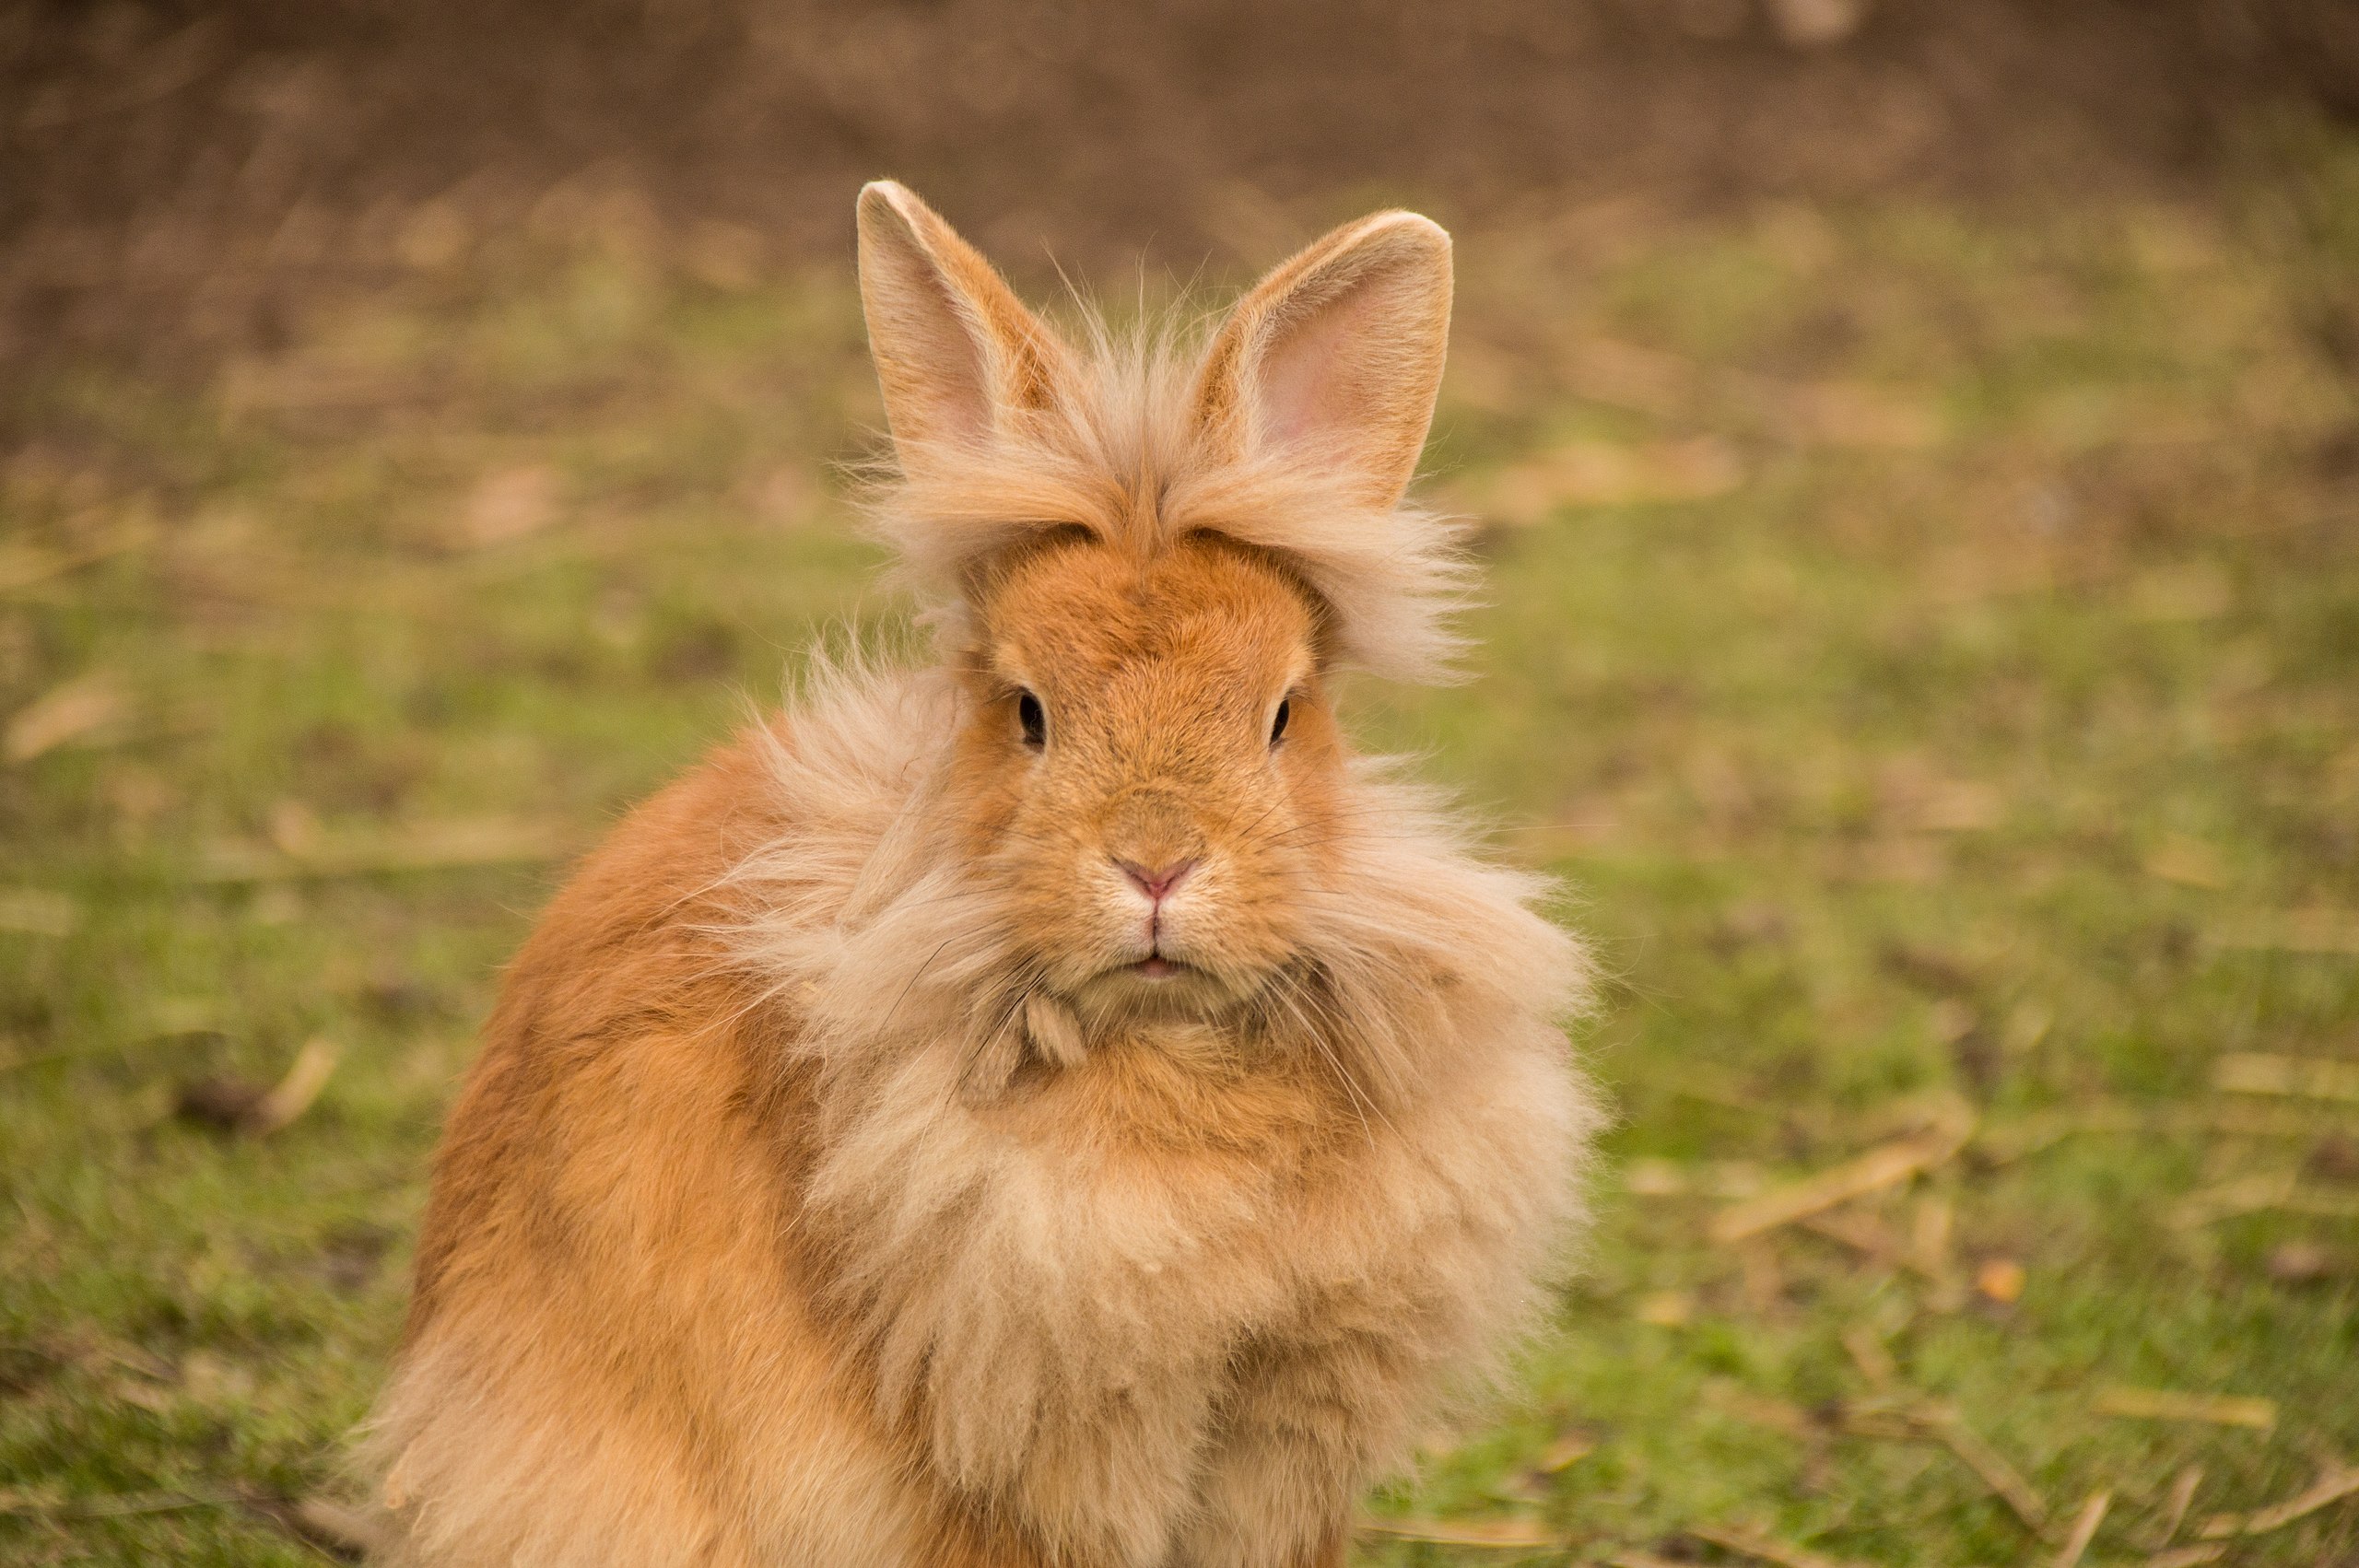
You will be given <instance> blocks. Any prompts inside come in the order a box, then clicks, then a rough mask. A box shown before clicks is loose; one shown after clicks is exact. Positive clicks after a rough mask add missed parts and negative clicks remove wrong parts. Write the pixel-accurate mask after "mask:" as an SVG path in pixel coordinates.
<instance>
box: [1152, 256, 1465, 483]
mask: <svg viewBox="0 0 2359 1568" xmlns="http://www.w3.org/2000/svg"><path fill="white" fill-rule="evenodd" d="M1449 297H1450V264H1449V235H1448V234H1447V233H1445V232H1444V231H1443V230H1442V228H1441V227H1440V226H1439V225H1438V224H1436V223H1435V222H1434V221H1433V220H1432V219H1430V218H1426V217H1420V216H1418V215H1416V214H1415V213H1410V212H1385V213H1378V214H1376V215H1375V216H1370V217H1364V218H1362V219H1360V220H1359V221H1358V222H1356V223H1348V224H1345V225H1344V227H1343V228H1338V229H1336V230H1335V231H1334V232H1332V233H1331V234H1329V235H1328V236H1327V237H1326V238H1325V239H1323V240H1319V241H1318V242H1317V243H1316V244H1313V245H1312V246H1310V247H1309V249H1308V250H1306V251H1304V252H1302V253H1301V254H1299V255H1297V256H1296V257H1295V258H1294V259H1293V260H1291V261H1288V262H1286V263H1283V264H1281V265H1280V266H1279V267H1277V268H1276V269H1275V270H1274V271H1273V272H1272V273H1271V274H1270V275H1269V276H1267V277H1265V278H1263V279H1262V281H1261V282H1260V283H1259V284H1257V285H1255V286H1254V287H1253V290H1252V292H1250V294H1248V295H1246V297H1245V298H1243V299H1241V300H1239V301H1238V305H1237V308H1236V309H1235V310H1233V311H1231V312H1230V314H1229V317H1228V320H1227V322H1226V323H1224V324H1223V325H1222V327H1221V329H1220V332H1219V333H1218V334H1217V335H1215V338H1214V339H1213V345H1212V351H1211V354H1210V356H1209V357H1207V358H1206V360H1205V362H1204V367H1203V370H1202V371H1201V372H1200V373H1199V375H1198V378H1197V381H1196V417H1197V419H1198V421H1199V422H1200V424H1201V426H1202V427H1203V429H1204V431H1205V433H1206V434H1207V435H1208V436H1209V437H1211V438H1212V439H1214V440H1215V441H1216V442H1217V443H1219V444H1220V445H1221V446H1223V447H1225V448H1226V450H1227V451H1229V452H1231V453H1232V454H1234V455H1237V456H1245V455H1249V454H1251V453H1254V452H1258V451H1272V452H1273V453H1278V454H1283V455H1285V456H1287V457H1291V458H1297V459H1301V460H1306V461H1309V462H1313V463H1316V464H1320V465H1321V466H1332V467H1334V468H1337V469H1339V470H1341V471H1342V474H1343V476H1344V479H1345V480H1346V482H1347V483H1348V484H1349V485H1350V486H1352V488H1353V489H1354V490H1355V491H1356V492H1357V493H1358V494H1359V497H1360V498H1362V499H1363V500H1365V501H1366V502H1367V504H1369V505H1371V506H1374V507H1378V508H1390V507H1391V506H1392V505H1393V503H1395V502H1396V501H1398V500H1399V499H1400V498H1401V493H1402V491H1403V490H1404V489H1406V488H1407V487H1408V484H1409V480H1410V477H1411V475H1413V474H1414V473H1415V472H1416V467H1417V454H1418V453H1419V451H1422V450H1423V449H1424V447H1425V444H1426V428H1427V427H1429V426H1430V425H1431V424H1432V423H1433V413H1434V398H1435V395H1436V394H1437V393H1438V392H1439V391H1440V389H1441V369H1442V360H1443V357H1444V356H1445V355H1446V354H1447V352H1448V349H1449Z"/></svg>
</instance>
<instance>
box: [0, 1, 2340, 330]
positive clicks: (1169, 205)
mask: <svg viewBox="0 0 2359 1568" xmlns="http://www.w3.org/2000/svg"><path fill="white" fill-rule="evenodd" d="M1859 5H1860V0H1396V3H1393V4H1377V3H1373V0H1278V3H1274V4H1273V3H1271V0H1258V3H1256V0H1160V3H1157V4H1153V5H1138V6H1100V5H1083V4H1078V3H1076V0H1030V3H1023V0H900V3H885V4H855V3H852V0H769V3H766V4H757V3H756V0H574V3H562V0H475V4H471V5H464V6H463V5H456V4H452V3H450V0H216V3H213V4H206V3H205V0H148V3H147V4H141V3H138V0H103V3H100V4H88V3H80V0H31V3H20V4H18V5H15V6H0V170H5V171H6V172H5V177H0V366H5V365H6V364H9V363H12V362H13V363H16V364H18V365H19V366H21V365H23V364H26V363H28V362H31V361H37V360H44V359H46V360H51V361H52V362H54V357H56V356H57V355H59V354H61V353H65V354H73V353H90V352H99V353H105V354H108V355H110V356H116V357H121V356H128V357H130V358H131V359H132V360H133V361H134V362H135V363H140V364H143V365H148V366H153V367H155V368H157V369H165V368H169V367H180V368H187V367H191V366H202V365H203V364H205V363H206V362H209V361H211V360H212V359H214V358H215V357H217V355H218V354H219V353H220V352H222V351H224V350H237V349H245V348H253V347H267V346H268V345H269V344H270V343H271V342H272V341H273V339H274V337H275V336H276V335H279V334H281V333H284V332H285V331H286V329H287V326H288V322H289V319H290V313H291V312H293V311H295V310H299V309H300V308H301V306H302V305H303V304H304V303H305V302H306V301H308V300H310V299H312V298H319V297H321V296H322V294H323V291H324V292H327V293H333V292H334V291H335V290H336V289H339V288H349V287H355V286H365V285H367V284H368V283H370V281H371V280H372V279H375V278H378V277H381V276H383V275H388V273H389V270H390V269H394V268H398V267H400V266H402V265H404V264H412V265H415V264H418V263H432V262H436V261H438V260H442V261H447V260H448V259H449V258H450V257H451V256H452V255H454V254H458V253H464V252H470V251H472V250H474V249H475V248H476V247H479V246H481V245H483V244H484V243H485V242H486V241H487V240H493V241H497V240H499V239H501V238H503V237H508V236H513V235H518V234H524V233H529V232H533V231H535V229H536V228H538V229H550V228H564V227H565V226H566V225H567V224H568V223H570V222H576V221H578V220H580V219H581V214H583V213H585V212H589V213H595V214H600V215H604V216H602V217H601V218H600V219H599V221H602V222H609V223H611V222H615V221H620V219H618V218H617V217H616V215H617V214H621V215H624V216H626V217H628V218H629V221H631V222H635V223H636V224H637V225H638V226H639V228H640V229H641V230H643V231H644V232H645V234H647V235H650V236H652V237H654V240H655V241H656V242H658V243H660V244H662V245H663V246H665V247H667V248H671V249H675V250H678V251H680V252H682V253H684V254H687V255H688V256H689V257H690V258H691V264H692V265H694V266H697V267H699V268H702V269H704V270H706V271H707V272H710V273H715V274H722V275H726V274H728V273H731V272H737V271H745V270H748V269H752V268H757V267H759V266H763V265H768V264H772V263H776V262H778V261H780V260H782V259H792V258H801V257H825V258H833V257H838V256H840V255H842V254H843V253H844V252H845V249H846V246H847V244H848V235H849V230H850V222H849V215H850V212H851V193H852V192H853V190H854V188H855V187H856V186H857V185H858V183H859V182H860V181H862V180H863V179H866V178H869V177H872V176H874V175H877V174H880V173H893V174H896V175H898V176H900V177H901V178H904V179H906V180H909V181H911V182H912V183H914V184H916V185H917V186H918V187H919V188H920V189H921V190H923V191H925V192H926V193H928V194H930V195H932V196H933V197H934V199H936V200H937V201H938V202H940V203H941V204H942V205H945V207H946V208H948V209H949V210H950V211H951V212H952V214H953V215H954V216H956V217H957V219H958V220H960V221H961V222H962V223H965V224H967V225H968V226H969V227H970V228H973V229H974V230H976V231H977V232H979V233H980V235H981V237H982V238H983V239H984V240H986V241H987V242H988V243H990V244H992V245H993V246H994V247H996V248H997V249H999V250H1001V251H1002V252H1004V253H1008V254H1010V255H1011V256H1012V257H1014V258H1015V259H1016V261H1017V263H1018V268H1019V270H1023V268H1024V266H1025V264H1026V263H1025V258H1027V257H1028V258H1033V259H1034V260H1033V263H1032V264H1034V265H1038V264H1039V258H1040V257H1042V256H1043V254H1044V252H1043V249H1042V242H1043V241H1044V240H1045V241H1046V242H1047V243H1048V245H1050V246H1051V247H1053V248H1054V250H1055V252H1056V253H1057V255H1058V256H1059V257H1060V258H1061V259H1062V260H1065V261H1067V262H1070V263H1078V264H1079V265H1080V266H1082V267H1083V268H1084V269H1090V268H1095V267H1098V266H1101V265H1103V264H1106V263H1109V262H1110V261H1113V260H1114V259H1116V258H1121V259H1123V260H1129V259H1133V258H1135V257H1137V256H1138V255H1139V254H1140V253H1141V252H1146V253H1148V254H1150V255H1151V256H1153V257H1154V258H1155V260H1156V262H1157V263H1164V264H1171V265H1175V266H1177V267H1179V268H1180V269H1182V270H1192V269H1193V268H1194V267H1195V266H1196V265H1197V264H1198V263H1200V262H1201V261H1202V260H1203V258H1205V257H1207V256H1210V257H1212V258H1214V260H1215V265H1224V266H1225V265H1227V264H1229V263H1231V261H1233V260H1234V261H1238V262H1242V261H1244V260H1249V259H1250V260H1251V261H1255V262H1259V261H1265V260H1267V259H1268V258H1267V257H1266V255H1262V254H1254V255H1251V256H1250V257H1245V256H1241V255H1240V254H1239V252H1245V251H1250V250H1253V249H1254V248H1256V247H1257V246H1258V245H1260V244H1261V243H1262V236H1263V233H1264V232H1265V231H1266V230H1267V229H1268V228H1270V227H1271V226H1270V225H1268V224H1267V223H1260V225H1259V228H1257V222H1258V219H1257V214H1258V215H1266V214H1267V213H1269V212H1272V211H1280V212H1288V211H1294V210H1297V209H1299V208H1304V207H1308V208H1309V209H1310V210H1311V211H1312V212H1314V213H1318V214H1320V215H1324V213H1325V212H1326V210H1327V209H1330V208H1332V209H1337V210H1340V209H1341V208H1343V207H1346V206H1353V205H1366V204H1367V203H1370V202H1374V201H1379V200H1409V201H1414V202H1417V203H1419V204H1422V205H1426V206H1427V207H1428V208H1431V209H1433V210H1436V211H1437V212H1438V213H1439V214H1440V215H1441V216H1444V217H1445V218H1447V219H1455V220H1459V221H1464V220H1467V219H1470V218H1478V217H1496V216H1503V215H1508V214H1512V213H1513V212H1515V211H1517V210H1520V207H1521V206H1522V205H1525V204H1532V205H1537V204H1538V203H1540V202H1543V201H1546V202H1561V201H1567V200H1575V201H1579V200H1589V199H1594V198H1598V197H1602V196H1613V195H1617V194H1624V193H1634V192H1643V193H1646V194H1647V195H1648V196H1649V197H1650V198H1652V199H1654V200H1657V201H1661V202H1667V203H1670V204H1672V205H1723V204H1727V203H1731V202H1744V201H1748V200H1752V199H1755V198H1759V197H1762V196H1768V195H1799V196H1803V197H1810V198H1820V199H1843V198H1846V197H1850V196H1858V195H1869V194H1889V193H1909V192H1922V193H1933V194H1941V195H1945V196H1965V197H1967V198H1970V199H1977V200H1989V199H1998V200H2018V199H2024V198H2029V199H2034V200H2048V199H2053V198H2056V197H2060V196H2061V197H2066V198H2073V197H2078V196H2081V195H2083V194H2085V193H2089V192H2090V191H2092V190H2103V189H2120V188H2138V187H2147V186H2163V187H2170V188H2178V189H2188V188H2201V184H2202V183H2203V181H2206V180H2207V179H2208V178H2209V177H2210V176H2211V175H2212V174H2213V173H2215V172H2216V171H2217V170H2218V169H2219V168H2220V166H2221V160H2222V157H2223V152H2224V149H2225V148H2228V147H2230V146H2235V145H2236V143H2237V141H2238V137H2239V136H2240V135H2241V128H2242V127H2246V126H2249V125H2251V124H2253V123H2256V122H2257V120H2259V119H2265V118H2266V117H2267V114H2268V111H2271V109H2272V108H2273V107H2276V106H2284V105H2292V106H2294V107H2295V108H2297V109H2298V110H2299V111H2303V112H2313V113H2314V112H2318V111H2325V112H2327V113H2332V114H2349V113H2351V112H2353V111H2359V6H2354V5H2353V4H2350V3H2349V0H2073V3H2072V4H2070V5H2058V4H2055V3H2054V0H1870V3H1869V4H1867V6H1866V8H1865V10H1864V13H1863V19H1862V20H1861V21H1860V24H1859V25H1858V26H1857V27H1856V28H1854V29H1850V30H1848V31H1845V30H1844V29H1842V27H1841V25H1840V24H1841V22H1842V19H1843V18H1844V16H1845V14H1846V13H1847V12H1848V11H1849V10H1851V9H1852V8H1853V7H1855V6H1859ZM1813 16H1816V17H1819V18H1830V19H1831V21H1832V24H1833V25H1832V26H1831V27H1830V29H1829V30H1830V31H1833V32H1838V33H1841V36H1839V37H1836V38H1832V39H1830V40H1828V41H1820V42H1815V43H1813V42H1809V41H1800V40H1799V37H1798V35H1799V34H1800V33H1802V32H1805V31H1807V30H1808V24H1809V22H1810V20H1811V18H1813ZM1780 18H1783V20H1782V22H1781V20H1780ZM631 215H636V216H631Z"/></svg>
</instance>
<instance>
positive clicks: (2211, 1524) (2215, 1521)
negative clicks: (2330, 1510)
mask: <svg viewBox="0 0 2359 1568" xmlns="http://www.w3.org/2000/svg"><path fill="white" fill-rule="evenodd" d="M2353 1492H2359V1467H2352V1466H2339V1467H2337V1468H2336V1469H2330V1470H2329V1471H2328V1472H2327V1473H2326V1474H2325V1475H2323V1476H2320V1477H2319V1478H2318V1483H2317V1484H2316V1485H2314V1486H2312V1487H2311V1488H2310V1489H2309V1490H2308V1491H2307V1492H2299V1493H2296V1494H2295V1495H2294V1496H2293V1497H2289V1498H2287V1499H2286V1500H2285V1501H2284V1502H2283V1503H2280V1504H2277V1505H2276V1506H2275V1507H2272V1508H2261V1509H2257V1510H2255V1511H2254V1512H2252V1513H2250V1514H2214V1515H2212V1517H2210V1518H2208V1519H2206V1520H2204V1521H2203V1527H2202V1528H2201V1529H2200V1530H2198V1531H2196V1532H2195V1533H2196V1534H2197V1535H2199V1536H2201V1537H2202V1538H2203V1539H2205V1540H2226V1539H2230V1538H2232V1537H2236V1536H2259V1535H2267V1534H2268V1533H2269V1532H2270V1531H2271V1530H2282V1529H2283V1528H2284V1527H2286V1526H2288V1525H2290V1524H2292V1523H2293V1522H2294V1520H2296V1519H2301V1518H2306V1517H2308V1516H2309V1515H2312V1514H2315V1513H2317V1512H2318V1510H2319V1509H2321V1508H2323V1507H2325V1506H2327V1505H2328V1504H2331V1503H2340V1502H2341V1501H2342V1499H2344V1498H2346V1497H2348V1496H2350V1495H2351V1494H2352V1493H2353Z"/></svg>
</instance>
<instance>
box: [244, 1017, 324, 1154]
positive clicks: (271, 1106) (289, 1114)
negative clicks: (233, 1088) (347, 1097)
mask: <svg viewBox="0 0 2359 1568" xmlns="http://www.w3.org/2000/svg"><path fill="white" fill-rule="evenodd" d="M337 1055H338V1052H337V1050H336V1048H335V1047H334V1046H333V1045H330V1044H329V1043H328V1042H327V1041H325V1040H321V1039H314V1040H309V1041H306V1042H305V1043H304V1046H303V1048H302V1049H301V1050H299V1051H298V1052H296V1053H295V1064H294V1065H293V1066H292V1067H289V1068H288V1070H287V1076H286V1077H284V1078H282V1079H280V1080H279V1081H278V1082H277V1083H276V1084H275V1085H273V1086H272V1088H271V1090H270V1092H269V1093H267V1094H264V1095H263V1097H262V1098H261V1099H259V1100H256V1101H255V1102H254V1104H253V1106H252V1109H250V1110H248V1111H247V1112H246V1114H245V1115H244V1116H243V1117H241V1118H240V1122H239V1125H240V1129H241V1130H242V1131H244V1132H246V1133H249V1134H251V1135H252V1136H253V1137H256V1138H266V1137H268V1136H269V1135H270V1134H272V1133H274V1132H276V1131H277V1130H278V1129H281V1128H283V1127H285V1126H287V1125H288V1123H289V1122H292V1121H293V1120H294V1119H295V1118H296V1117H299V1116H301V1115H302V1114H303V1113H304V1112H305V1111H308V1110H310V1109H311V1102H312V1101H314V1100H316V1099H318V1098H319V1097H320V1091H321V1090H323V1089H324V1088H326V1087H327V1085H328V1078H329V1076H330V1075H331V1074H332V1073H334V1071H335V1064H336V1058H337Z"/></svg>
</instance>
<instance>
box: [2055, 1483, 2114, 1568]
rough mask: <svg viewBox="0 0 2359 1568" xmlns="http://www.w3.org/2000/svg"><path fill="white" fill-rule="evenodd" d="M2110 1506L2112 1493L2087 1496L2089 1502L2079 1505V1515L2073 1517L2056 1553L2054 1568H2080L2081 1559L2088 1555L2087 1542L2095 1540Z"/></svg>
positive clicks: (2097, 1493)
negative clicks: (2069, 1529) (2098, 1528)
mask: <svg viewBox="0 0 2359 1568" xmlns="http://www.w3.org/2000/svg"><path fill="white" fill-rule="evenodd" d="M2112 1506H2113V1493H2112V1492H2092V1493H2091V1494H2090V1495H2089V1500H2088V1501H2087V1502H2086V1503H2083V1504H2081V1511H2080V1513H2079V1514H2077V1515H2074V1516H2073V1519H2072V1528H2071V1533H2069V1534H2068V1535H2066V1536H2065V1538H2064V1544H2063V1546H2062V1547H2061V1548H2060V1549H2059V1550H2058V1551H2057V1553H2056V1568H2080V1563H2081V1559H2082V1558H2083V1556H2085V1555H2087V1553H2088V1550H2089V1542H2091V1541H2093V1540H2095V1539H2096V1535H2097V1527H2098V1526H2100V1525H2102V1524H2104V1523H2105V1515H2106V1511H2107V1509H2109V1508H2111V1507H2112Z"/></svg>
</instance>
